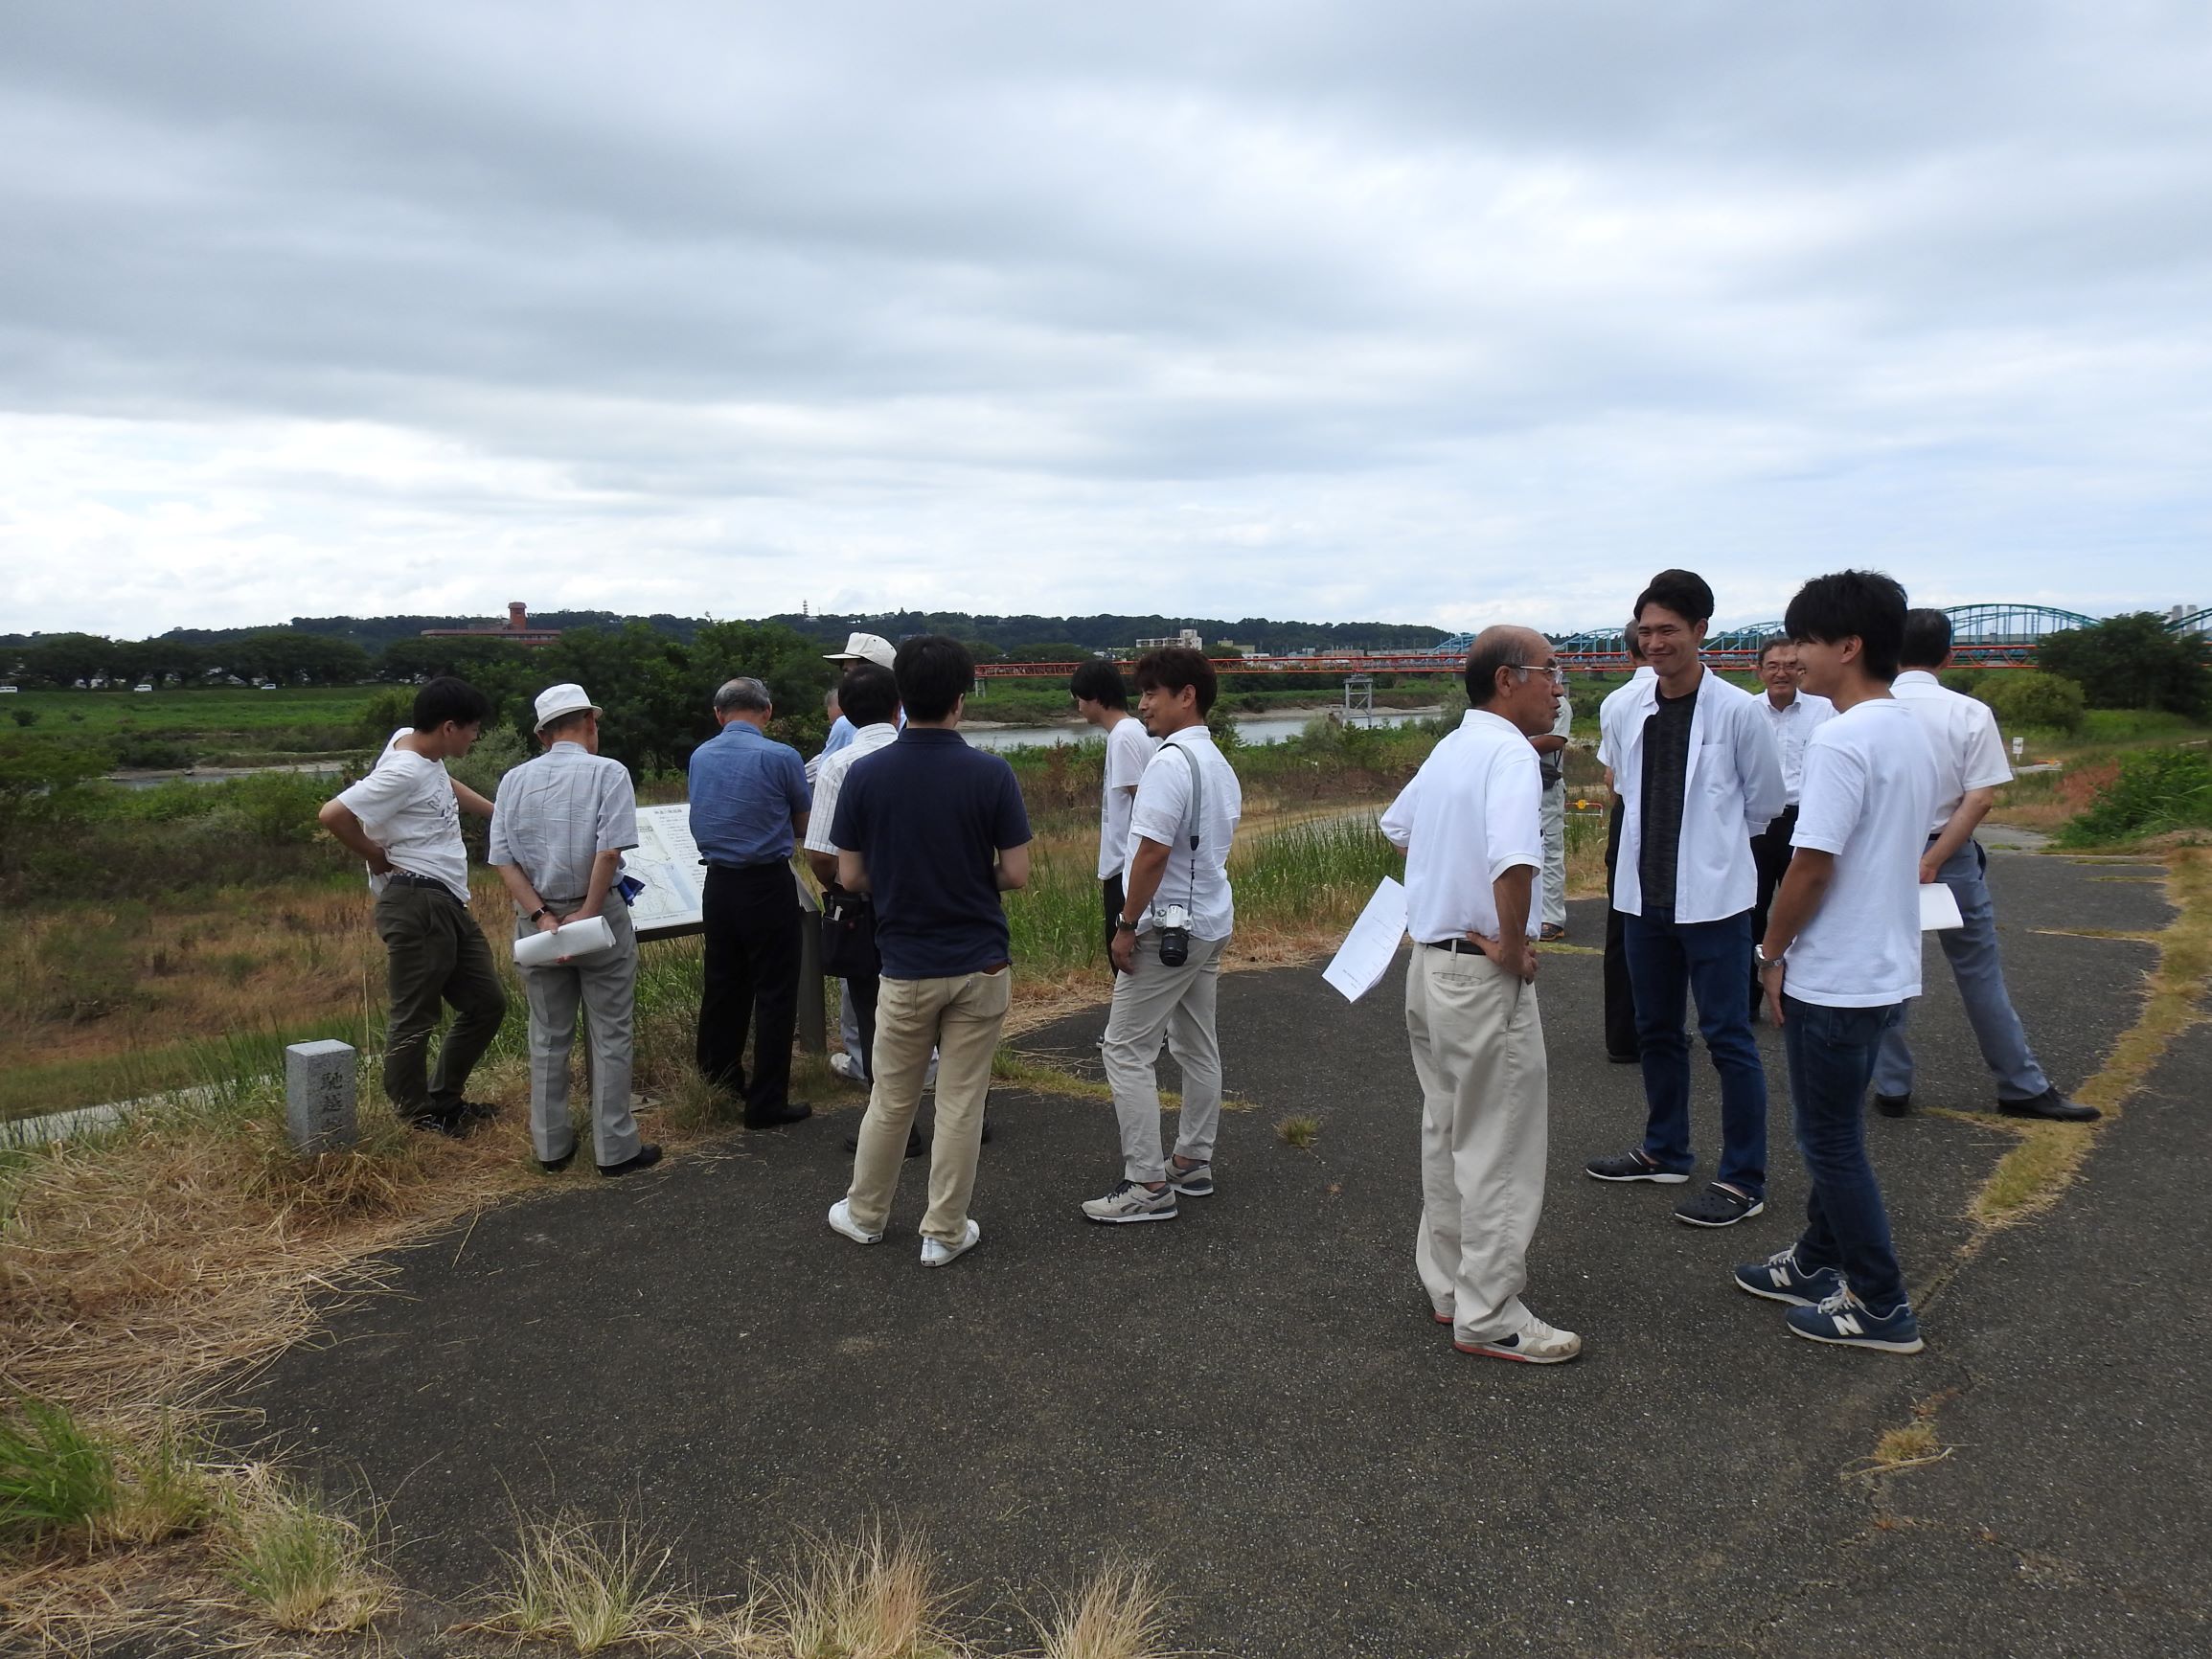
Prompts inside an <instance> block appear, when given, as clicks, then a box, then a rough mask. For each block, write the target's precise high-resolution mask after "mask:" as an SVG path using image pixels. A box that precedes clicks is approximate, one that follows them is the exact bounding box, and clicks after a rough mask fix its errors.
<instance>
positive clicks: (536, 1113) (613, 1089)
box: [514, 897, 641, 1164]
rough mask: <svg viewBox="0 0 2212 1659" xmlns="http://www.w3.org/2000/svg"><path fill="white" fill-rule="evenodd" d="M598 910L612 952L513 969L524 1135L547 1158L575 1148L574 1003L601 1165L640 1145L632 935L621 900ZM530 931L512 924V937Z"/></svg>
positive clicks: (525, 924)
mask: <svg viewBox="0 0 2212 1659" xmlns="http://www.w3.org/2000/svg"><path fill="white" fill-rule="evenodd" d="M577 902H579V903H581V902H582V900H577ZM555 908H557V909H562V910H565V908H566V906H556V907H555ZM600 914H601V915H602V916H603V917H604V918H605V920H606V924H607V926H608V927H609V928H611V929H612V930H613V932H614V948H613V949H612V950H608V951H603V952H601V953H600V954H599V955H597V956H589V957H585V958H584V959H583V960H582V961H581V962H571V963H567V964H565V965H563V964H553V963H549V964H548V965H547V966H544V967H525V968H520V969H518V970H517V971H518V972H519V973H520V975H521V977H522V995H523V1000H524V1001H525V1002H526V1003H527V1004H528V1005H529V1008H530V1140H531V1144H532V1146H533V1147H535V1148H536V1151H537V1155H538V1156H539V1157H540V1158H543V1159H545V1160H546V1161H548V1162H552V1161H554V1160H557V1159H560V1158H565V1157H567V1156H568V1154H569V1153H571V1152H573V1151H574V1150H575V1149H576V1130H575V1128H574V1127H573V1126H572V1125H570V1123H569V1121H568V1051H569V1049H570V1048H571V1047H572V1046H573V1045H574V1043H575V1041H576V1014H577V1010H578V1008H579V1007H581V1008H582V1011H583V1038H584V1042H585V1043H586V1045H588V1048H589V1051H590V1057H591V1067H590V1074H591V1147H592V1156H593V1157H595V1158H596V1159H597V1160H598V1161H599V1162H600V1163H602V1164H621V1163H626V1162H627V1161H628V1160H629V1159H631V1158H634V1157H636V1156H637V1153H638V1148H639V1146H640V1144H641V1143H640V1141H639V1137H638V1132H637V1119H636V1118H635V1117H633V1116H631V1114H630V1109H629V1074H630V1027H631V1022H632V1017H633V1015H634V1013H635V1011H636V1008H637V934H636V932H635V931H634V929H633V928H632V926H631V923H630V919H629V906H628V905H627V904H625V903H623V901H622V900H621V898H618V897H610V898H608V900H607V904H606V908H605V909H604V910H603V911H601V912H600ZM536 931H537V929H536V927H535V926H534V925H533V924H532V923H530V922H527V921H517V922H516V923H515V928H514V934H515V937H516V938H517V939H521V938H526V937H527V936H529V935H530V934H533V933H536Z"/></svg>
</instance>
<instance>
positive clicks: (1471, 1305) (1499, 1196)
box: [1382, 627, 1583, 1365]
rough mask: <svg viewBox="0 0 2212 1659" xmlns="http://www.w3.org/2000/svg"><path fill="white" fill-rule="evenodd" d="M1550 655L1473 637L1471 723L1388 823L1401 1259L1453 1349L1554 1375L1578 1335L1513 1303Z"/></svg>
mask: <svg viewBox="0 0 2212 1659" xmlns="http://www.w3.org/2000/svg"><path fill="white" fill-rule="evenodd" d="M1562 679H1563V676H1562V673H1561V671H1560V670H1558V669H1556V668H1555V667H1554V666H1553V663H1552V648H1551V643H1550V642H1549V641H1548V640H1546V639H1545V638H1544V637H1543V635H1541V634H1539V633H1538V632H1536V631H1535V630H1534V629H1531V628H1519V627H1492V628H1485V629H1484V630H1483V632H1482V634H1481V635H1480V636H1479V637H1478V638H1477V639H1476V640H1475V642H1474V648H1473V649H1472V650H1471V651H1470V652H1469V653H1468V659H1467V700H1468V704H1469V708H1468V712H1467V713H1466V715H1464V716H1462V717H1461V719H1460V722H1459V729H1458V730H1457V731H1455V732H1453V733H1452V734H1451V735H1450V736H1449V737H1448V738H1446V739H1444V741H1443V742H1441V743H1439V744H1437V746H1436V748H1435V750H1434V751H1433V752H1432V753H1431V754H1430V755H1429V757H1428V759H1427V760H1426V761H1424V762H1423V763H1422V767H1421V770H1420V771H1419V772H1417V773H1415V774H1414V777H1413V781H1412V782H1411V783H1410V784H1406V786H1405V787H1404V789H1403V790H1402V791H1401V792H1400V794H1399V797H1398V799H1397V800H1395V801H1393V802H1392V803H1391V804H1390V807H1389V809H1388V810H1387V811H1385V812H1384V813H1383V814H1382V833H1383V834H1384V835H1385V836H1387V837H1388V838H1389V840H1390V843H1391V844H1392V845H1393V846H1395V847H1397V848H1399V849H1400V850H1401V851H1402V852H1404V853H1405V922H1406V929H1407V931H1408V932H1410V933H1411V934H1412V935H1413V942H1414V943H1413V955H1412V960H1411V962H1410V963H1408V965H1407V966H1406V971H1405V1030H1406V1034H1407V1036H1408V1037H1409V1038H1410V1039H1411V1041H1412V1046H1413V1069H1414V1072H1415V1073H1416V1075H1418V1076H1419V1078H1420V1079H1421V1099H1422V1118H1421V1230H1420V1232H1419V1233H1418V1234H1417V1235H1416V1236H1415V1239H1414V1249H1413V1263H1414V1268H1415V1270H1416V1271H1417V1272H1418V1273H1419V1274H1420V1276H1421V1283H1422V1287H1423V1288H1424V1289H1425V1290H1426V1291H1427V1292H1428V1304H1429V1308H1430V1310H1431V1312H1432V1314H1433V1315H1434V1317H1435V1319H1436V1322H1437V1323H1438V1324H1439V1325H1448V1326H1450V1327H1451V1341H1452V1346H1453V1347H1454V1348H1456V1349H1458V1350H1459V1351H1460V1352H1462V1353H1479V1354H1485V1355H1488V1356H1491V1357H1493V1358H1497V1359H1517V1360H1520V1361H1523V1362H1524V1363H1530V1364H1536V1365H1556V1364H1558V1363H1559V1362H1560V1361H1562V1360H1567V1359H1572V1358H1574V1357H1575V1355H1576V1354H1578V1353H1580V1352H1582V1347H1583V1344H1582V1338H1581V1337H1579V1336H1577V1335H1576V1334H1575V1333H1574V1332H1573V1331H1571V1330H1560V1329H1555V1328H1554V1327H1552V1326H1549V1325H1546V1324H1545V1323H1544V1322H1543V1321H1542V1320H1540V1319H1539V1318H1538V1317H1537V1316H1536V1315H1535V1314H1533V1313H1531V1312H1530V1311H1529V1310H1528V1308H1527V1307H1525V1306H1524V1305H1523V1304H1522V1302H1521V1299H1520V1292H1521V1290H1522V1288H1523V1286H1525V1285H1526V1284H1527V1283H1528V1260H1527V1259H1528V1244H1529V1239H1531V1238H1532V1237H1533V1236H1534V1235H1535V1233H1536V1224H1537V1217H1538V1216H1539V1215H1540V1214H1541V1213H1542V1210H1543V1177H1544V1156H1545V1151H1546V1148H1547V1146H1548V1142H1549V1113H1550V1094H1549V1072H1548V1070H1547V1068H1546V1063H1545V1059H1544V1047H1543V1025H1542V1022H1541V1020H1540V1019H1539V1017H1538V1013H1537V997H1536V973H1537V961H1536V953H1535V952H1534V951H1533V950H1531V949H1530V947H1529V940H1530V939H1531V938H1532V937H1533V936H1534V935H1535V934H1536V933H1537V931H1538V924H1537V915H1536V912H1535V911H1534V910H1533V908H1532V905H1531V900H1532V898H1533V897H1534V895H1533V889H1534V887H1535V884H1536V878H1537V875H1538V873H1539V871H1540V870H1541V869H1542V866H1543V832H1542V826H1541V823H1540V820H1539V796H1540V795H1541V793H1542V786H1541V782H1540V779H1539V768H1538V765H1537V757H1536V751H1535V750H1534V749H1532V748H1531V747H1530V746H1529V741H1528V739H1531V738H1533V737H1537V736H1539V735H1541V734H1542V733H1545V732H1548V731H1550V730H1551V729H1552V719H1553V714H1554V711H1555V710H1556V709H1557V707H1558V706H1559V704H1560V703H1561V702H1562V701H1563V700H1564V699H1565V687H1564V686H1563V684H1562Z"/></svg>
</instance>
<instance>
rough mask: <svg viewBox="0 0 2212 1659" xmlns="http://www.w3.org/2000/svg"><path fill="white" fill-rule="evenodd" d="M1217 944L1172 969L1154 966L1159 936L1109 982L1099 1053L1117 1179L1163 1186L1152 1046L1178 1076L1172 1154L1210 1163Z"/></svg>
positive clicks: (1215, 1125)
mask: <svg viewBox="0 0 2212 1659" xmlns="http://www.w3.org/2000/svg"><path fill="white" fill-rule="evenodd" d="M1228 943H1229V942H1228V941H1227V940H1225V939H1194V940H1192V941H1191V954H1190V957H1189V959H1188V960H1187V961H1186V962H1184V964H1183V965H1182V966H1180V967H1170V966H1167V965H1166V964H1165V963H1163V962H1162V961H1160V946H1159V935H1158V934H1157V933H1147V934H1143V935H1141V936H1140V937H1139V938H1138V940H1137V950H1136V957H1135V959H1134V960H1133V961H1132V962H1131V963H1130V964H1129V972H1127V973H1125V974H1121V975H1119V976H1118V977H1116V979H1115V980H1114V1000H1113V1011H1112V1012H1111V1013H1109V1014H1108V1015H1106V1041H1105V1042H1104V1043H1103V1044H1102V1045H1101V1047H1100V1053H1101V1057H1103V1058H1104V1059H1105V1061H1106V1081H1107V1082H1108V1083H1110V1084H1111V1085H1112V1086H1113V1092H1114V1116H1115V1117H1116V1118H1117V1119H1119V1120H1120V1122H1121V1131H1122V1179H1124V1180H1125V1181H1164V1180H1166V1179H1167V1164H1166V1162H1165V1160H1164V1159H1163V1157H1162V1155H1161V1152H1160V1039H1161V1038H1162V1037H1163V1036H1164V1037H1165V1038H1166V1039H1167V1043H1168V1051H1169V1052H1170V1053H1171V1054H1173V1055H1174V1057H1175V1063H1176V1064H1177V1065H1179V1066H1181V1067H1182V1068H1183V1109H1182V1112H1181V1114H1180V1116H1179V1117H1178V1119H1177V1121H1176V1125H1175V1150H1176V1152H1178V1153H1179V1154H1181V1156H1182V1158H1183V1160H1184V1161H1185V1162H1186V1163H1192V1164H1207V1163H1211V1162H1213V1157H1214V1137H1215V1135H1216V1134H1217V1133H1218V1132H1219V1131H1220V1126H1221V1045H1220V1042H1219V1041H1218V1040H1217V1039H1216V1038H1215V1035H1214V992H1215V990H1216V989H1218V988H1219V986H1220V981H1221V951H1222V949H1223V948H1224V947H1225V946H1226V945H1227V944H1228Z"/></svg>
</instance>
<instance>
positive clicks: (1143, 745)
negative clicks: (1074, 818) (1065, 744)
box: [1098, 715, 1159, 881]
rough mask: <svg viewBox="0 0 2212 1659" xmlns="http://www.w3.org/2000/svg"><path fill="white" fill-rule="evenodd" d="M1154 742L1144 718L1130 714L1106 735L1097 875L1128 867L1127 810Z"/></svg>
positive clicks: (1134, 799)
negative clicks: (1146, 727)
mask: <svg viewBox="0 0 2212 1659" xmlns="http://www.w3.org/2000/svg"><path fill="white" fill-rule="evenodd" d="M1158 746H1159V745H1158V744H1156V743H1154V742H1153V741H1152V734H1151V733H1149V732H1147V731H1146V730H1145V723H1144V721H1142V720H1140V719H1138V718H1137V717H1136V716H1134V715H1131V716H1129V717H1128V718H1127V719H1123V720H1116V721H1115V722H1114V725H1113V730H1112V731H1110V732H1108V733H1107V734H1106V777H1105V778H1104V780H1102V781H1101V783H1100V784H1099V804H1098V878H1099V879H1100V880H1101V881H1105V880H1108V879H1110V878H1111V877H1113V876H1116V875H1120V874H1121V873H1122V872H1123V871H1124V870H1126V869H1127V868H1128V867H1129V812H1130V810H1131V809H1132V808H1133V807H1135V806H1136V802H1137V781H1138V780H1139V779H1141V778H1142V777H1143V776H1144V775H1145V765H1146V763H1147V762H1148V761H1151V760H1152V751H1153V750H1154V749H1155V748H1157V747H1158Z"/></svg>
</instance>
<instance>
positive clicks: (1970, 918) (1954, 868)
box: [1874, 840, 2051, 1101]
mask: <svg viewBox="0 0 2212 1659" xmlns="http://www.w3.org/2000/svg"><path fill="white" fill-rule="evenodd" d="M1988 869H1989V854H1988V853H1987V852H1983V851H1982V849H1981V843H1980V842H1978V841H1973V840H1970V841H1968V842H1967V844H1966V845H1965V846H1964V847H1961V848H1960V849H1959V850H1958V851H1957V852H1953V853H1952V854H1951V855H1950V857H1949V858H1947V859H1945V860H1944V865H1943V868H1942V869H1941V870H1939V871H1937V872H1936V879H1938V880H1939V881H1941V882H1942V883H1943V884H1944V885H1945V886H1946V887H1948V888H1950V891H1951V897H1952V898H1956V899H1957V900H1958V913H1959V916H1960V918H1961V919H1962V920H1964V922H1965V925H1964V926H1962V927H1947V928H1945V929H1943V930H1942V931H1941V932H1939V933H1938V934H1937V935H1936V936H1935V937H1936V939H1937V940H1938V941H1940V942H1941V943H1942V945H1943V954H1944V955H1945V956H1946V957H1947V958H1948V959H1949V960H1950V976H1951V978H1952V979H1954V980H1956V981H1957V982H1958V996H1959V1000H1960V1001H1961V1002H1963V1003H1965V1004H1966V1020H1967V1024H1969V1025H1971V1026H1973V1037H1974V1041H1975V1042H1977V1043H1979V1044H1980V1045H1981V1057H1982V1059H1983V1060H1984V1061H1985V1062H1986V1063H1987V1064H1988V1066H1989V1069H1990V1071H1991V1073H1992V1074H1993V1075H1994V1076H1995V1078H1996V1083H1997V1099H1999V1100H2001V1101H2032V1100H2034V1099H2035V1098H2036V1097H2037V1096H2038V1095H2040V1094H2041V1093H2043V1092H2044V1091H2045V1090H2046V1089H2048V1088H2049V1087H2050V1086H2051V1079H2048V1078H2046V1077H2045V1076H2043V1068H2042V1067H2041V1066H2040V1065H2038V1064H2037V1063H2036V1057H2035V1053H2034V1051H2033V1050H2031V1049H2030V1048H2029V1047H2028V1034H2027V1033H2026V1032H2024V1031H2022V1030H2021V1029H2020V1016H2019V1015H2018V1014H2017V1013H2015V1012H2014V1011H2013V998H2012V992H2011V991H2009V990H2007V989H2005V965H2004V963H2003V962H2002V961H2001V960H2000V959H1999V957H1998V955H1997V921H1996V911H1995V907H1994V906H1993V905H1992V904H1991V903H1990V897H1989V880H1988V878H1987V876H1986V875H1985V874H1984V873H1985V872H1986V871H1987V870H1988ZM1911 1009H1912V1004H1910V1003H1909V1002H1901V1003H1899V1004H1898V1005H1897V1017H1896V1018H1894V1019H1893V1020H1891V1021H1890V1025H1889V1030H1888V1032H1887V1033H1886V1034H1884V1035H1883V1037H1882V1039H1881V1056H1880V1057H1879V1058H1878V1059H1877V1060H1876V1061H1875V1066H1874V1092H1875V1093H1876V1094H1878V1095H1908V1094H1910V1093H1911V1092H1912V1049H1911V1047H1910V1045H1909V1044H1907V1043H1906V1042H1905V1040H1904V1028H1905V1022H1906V1020H1907V1018H1908V1017H1909V1015H1910V1011H1911Z"/></svg>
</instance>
